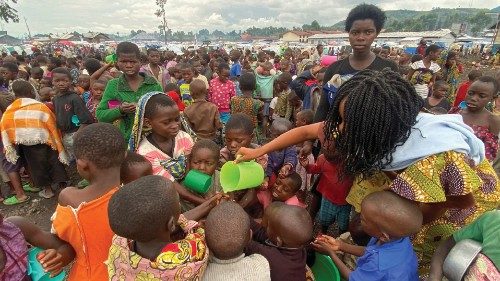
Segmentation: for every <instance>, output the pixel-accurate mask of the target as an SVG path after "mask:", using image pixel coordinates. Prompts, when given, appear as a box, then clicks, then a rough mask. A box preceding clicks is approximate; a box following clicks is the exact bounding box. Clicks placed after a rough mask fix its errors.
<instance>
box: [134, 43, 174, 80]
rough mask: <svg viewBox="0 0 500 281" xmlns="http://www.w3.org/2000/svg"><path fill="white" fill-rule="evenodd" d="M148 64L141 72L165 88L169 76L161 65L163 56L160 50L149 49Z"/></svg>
mask: <svg viewBox="0 0 500 281" xmlns="http://www.w3.org/2000/svg"><path fill="white" fill-rule="evenodd" d="M147 55H148V64H146V65H145V66H143V67H141V70H140V72H141V73H145V74H146V75H148V76H151V77H153V78H154V79H156V81H157V82H158V84H160V85H161V86H162V87H164V86H165V85H166V84H167V83H168V82H169V81H165V80H166V78H167V77H166V74H168V73H167V72H166V71H165V69H164V68H163V66H162V65H161V56H160V51H159V50H158V49H152V48H149V49H148V50H147Z"/></svg>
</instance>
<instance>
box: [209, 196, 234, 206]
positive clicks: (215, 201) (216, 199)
mask: <svg viewBox="0 0 500 281" xmlns="http://www.w3.org/2000/svg"><path fill="white" fill-rule="evenodd" d="M229 199H230V198H229V195H227V194H225V193H217V194H215V195H214V196H212V198H210V199H208V201H209V204H210V207H212V208H213V207H215V206H217V205H219V203H220V202H222V201H228V200H229Z"/></svg>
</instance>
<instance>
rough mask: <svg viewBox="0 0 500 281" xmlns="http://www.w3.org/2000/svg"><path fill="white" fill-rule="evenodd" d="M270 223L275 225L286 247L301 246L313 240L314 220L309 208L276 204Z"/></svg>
mask: <svg viewBox="0 0 500 281" xmlns="http://www.w3.org/2000/svg"><path fill="white" fill-rule="evenodd" d="M268 208H269V207H268ZM269 223H270V224H272V225H273V229H275V230H276V232H277V235H278V236H279V237H281V239H282V240H283V242H284V243H285V245H284V246H285V247H291V248H300V247H303V246H306V245H307V244H309V243H310V242H311V240H312V237H313V222H312V219H311V216H310V215H309V213H308V212H307V210H306V209H304V208H302V207H298V206H292V205H286V204H279V205H276V207H275V208H274V209H273V214H272V215H271V217H270V218H269Z"/></svg>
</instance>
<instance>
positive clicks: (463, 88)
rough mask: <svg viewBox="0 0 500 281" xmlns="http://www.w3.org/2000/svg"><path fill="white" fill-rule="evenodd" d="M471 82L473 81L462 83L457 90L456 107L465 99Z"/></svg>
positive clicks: (454, 104) (454, 103)
mask: <svg viewBox="0 0 500 281" xmlns="http://www.w3.org/2000/svg"><path fill="white" fill-rule="evenodd" d="M471 84H472V82H471V81H467V82H464V83H462V84H460V86H459V87H458V90H457V97H456V98H455V102H453V106H454V107H457V106H458V105H459V104H460V103H461V102H462V101H464V100H465V96H466V95H467V91H468V90H469V87H470V85H471Z"/></svg>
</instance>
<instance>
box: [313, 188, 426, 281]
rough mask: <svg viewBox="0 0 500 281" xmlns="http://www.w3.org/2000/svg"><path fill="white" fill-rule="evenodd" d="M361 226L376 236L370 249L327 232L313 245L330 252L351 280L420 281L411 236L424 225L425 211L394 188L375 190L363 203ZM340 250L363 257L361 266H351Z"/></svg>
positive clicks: (359, 260) (318, 249) (342, 273)
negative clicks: (349, 242)
mask: <svg viewBox="0 0 500 281" xmlns="http://www.w3.org/2000/svg"><path fill="white" fill-rule="evenodd" d="M361 225H362V226H363V230H364V231H365V232H366V233H367V234H369V235H370V236H372V239H371V240H370V242H369V243H368V246H367V247H366V248H365V247H361V246H353V245H349V244H345V243H343V242H341V241H339V240H336V239H333V238H332V237H329V236H325V235H323V236H320V237H319V238H317V239H316V241H314V243H313V246H314V248H315V249H316V250H317V251H320V252H324V253H327V254H328V255H330V257H331V258H332V260H333V262H334V263H335V265H336V266H337V268H338V269H339V271H340V275H341V276H342V278H344V279H348V280H350V281H351V280H352V281H356V280H401V281H405V280H412V281H417V280H419V278H418V272H417V267H418V264H417V256H416V255H415V252H414V251H413V246H412V244H411V241H410V238H409V236H411V235H413V234H415V233H417V232H418V231H419V230H420V228H421V227H422V213H421V212H420V210H419V209H418V207H417V206H416V205H414V204H412V203H411V202H409V201H407V200H405V199H403V198H401V197H399V196H398V195H396V194H394V193H392V192H390V191H380V192H375V193H372V194H370V195H368V196H366V197H365V199H364V200H363V202H362V204H361ZM336 251H342V252H346V253H350V254H354V255H357V256H359V257H360V258H359V259H358V261H357V268H356V269H355V270H354V271H351V270H350V269H349V268H347V266H346V265H345V264H344V263H343V262H342V261H341V260H340V259H339V258H338V257H337V254H336V253H335V252H336Z"/></svg>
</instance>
